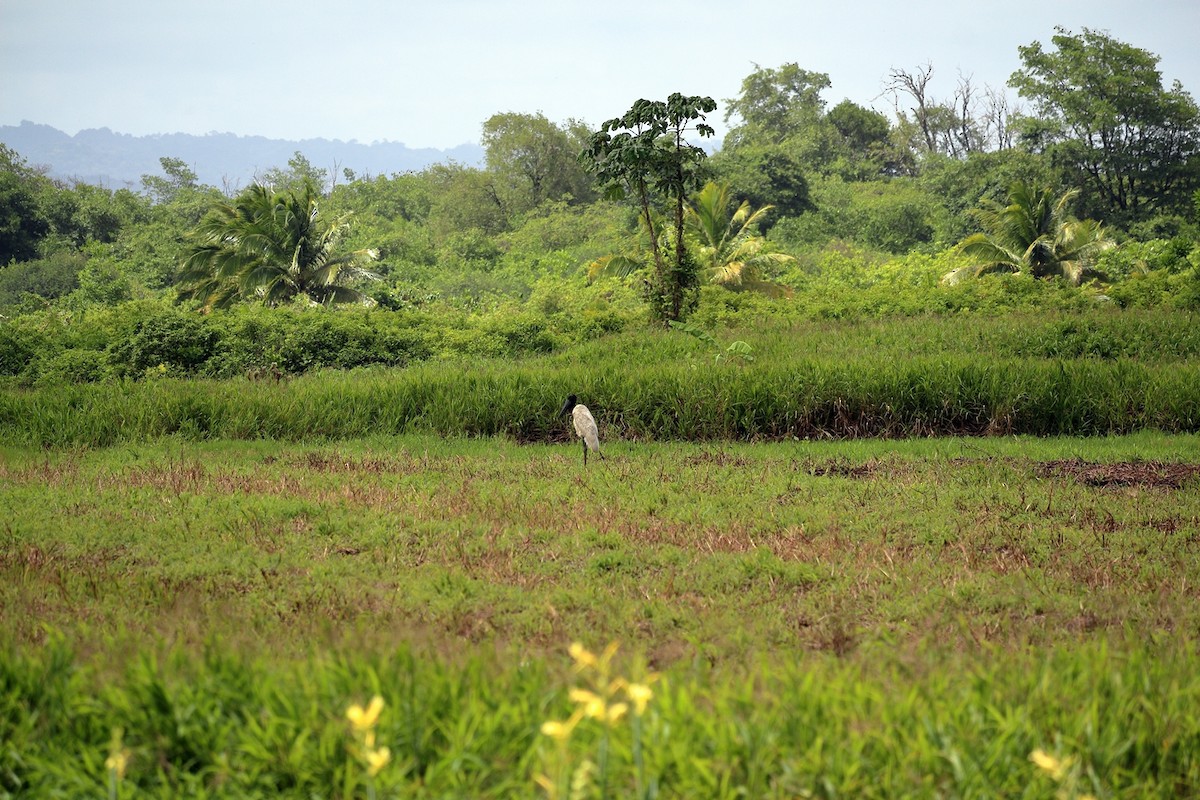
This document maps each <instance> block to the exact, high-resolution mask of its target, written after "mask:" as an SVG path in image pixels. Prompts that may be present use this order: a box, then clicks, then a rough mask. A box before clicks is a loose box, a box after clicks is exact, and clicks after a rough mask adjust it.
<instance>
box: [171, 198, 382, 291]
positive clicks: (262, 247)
mask: <svg viewBox="0 0 1200 800" xmlns="http://www.w3.org/2000/svg"><path fill="white" fill-rule="evenodd" d="M318 199H319V197H318V193H317V189H316V186H315V185H314V184H313V183H312V182H311V181H305V182H304V183H303V184H302V185H301V186H300V187H299V188H295V189H284V190H280V191H272V190H271V189H268V188H267V187H265V186H262V185H260V184H253V185H251V186H250V187H249V188H247V189H246V190H245V191H243V192H242V193H241V194H240V195H238V197H237V198H236V199H235V200H234V201H233V202H231V203H219V204H217V205H216V206H214V207H213V208H212V209H211V210H210V211H209V212H208V213H207V214H206V215H205V216H204V218H203V219H201V220H200V224H199V225H197V226H196V228H195V229H194V230H193V231H192V232H191V233H190V234H189V238H190V240H191V241H190V244H189V247H188V249H187V251H186V253H185V255H184V259H183V265H182V268H181V270H180V273H179V276H178V280H177V283H178V286H179V296H180V299H185V300H187V299H195V300H199V301H201V302H202V303H203V304H204V307H205V308H206V309H212V308H223V307H227V306H229V305H232V304H233V303H235V302H237V301H239V300H260V301H261V302H263V303H264V304H266V305H269V306H276V305H280V304H282V303H287V302H290V301H291V300H292V299H293V298H296V297H298V296H303V297H307V298H308V299H309V300H310V301H311V302H313V303H320V304H331V303H348V302H366V295H365V294H363V293H362V292H360V291H359V290H358V289H356V288H354V286H352V284H353V283H354V282H356V281H359V280H364V279H374V278H375V277H376V275H375V274H374V273H373V272H371V271H370V270H368V269H367V268H366V265H367V264H368V263H370V262H371V261H374V260H375V259H376V258H377V255H376V253H375V251H373V250H356V251H350V252H347V251H344V250H343V249H342V248H341V247H340V246H339V245H340V243H341V240H342V237H343V236H344V235H345V233H346V231H347V229H348V227H349V215H345V216H342V217H338V218H336V219H334V220H332V221H329V222H326V221H325V220H324V219H322V218H321V216H320V213H319V207H318Z"/></svg>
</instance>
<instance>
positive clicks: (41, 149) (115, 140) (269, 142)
mask: <svg viewBox="0 0 1200 800" xmlns="http://www.w3.org/2000/svg"><path fill="white" fill-rule="evenodd" d="M0 142H2V143H3V144H5V145H7V146H8V147H10V148H11V149H13V150H15V151H16V152H17V154H18V155H20V156H21V157H22V158H24V159H25V161H26V162H28V163H29V164H30V165H31V166H38V167H45V168H46V171H47V174H48V175H50V176H51V177H54V178H59V179H62V180H69V181H82V182H84V183H90V184H95V185H98V186H104V187H106V188H109V189H122V188H128V189H138V188H140V187H141V179H142V176H143V175H161V174H162V166H161V164H160V163H159V159H160V158H178V159H180V160H182V161H183V162H184V163H185V164H187V166H188V167H189V168H191V169H192V170H193V171H194V172H195V173H196V176H197V180H198V181H199V182H200V183H202V184H205V185H208V186H216V187H217V188H223V189H225V190H227V191H236V190H237V189H240V188H242V187H245V186H247V185H249V184H250V183H252V182H253V181H254V179H255V177H256V176H258V175H261V174H262V173H264V172H266V171H267V170H269V169H272V168H276V167H278V168H286V167H287V162H288V160H289V159H290V158H292V157H293V156H294V155H295V154H296V153H297V152H299V153H301V154H303V155H304V157H305V158H306V159H308V162H309V163H310V164H311V165H312V166H313V167H316V168H317V169H325V170H327V171H328V172H329V175H330V177H331V178H337V179H338V180H342V173H343V170H344V169H350V170H353V171H354V173H355V174H356V175H358V176H359V177H362V176H366V175H391V174H393V173H403V172H410V171H420V170H422V169H424V168H426V167H428V166H430V165H431V164H436V163H440V162H445V161H455V162H458V163H462V164H468V165H472V166H475V165H482V163H483V160H484V152H483V148H482V147H481V146H479V145H478V144H461V145H458V146H456V147H452V148H448V149H438V148H433V147H422V148H411V147H408V146H407V145H405V144H403V143H401V142H391V141H382V142H380V141H375V142H371V143H370V144H364V143H362V142H359V141H357V140H350V141H348V142H347V141H343V140H340V139H321V138H316V139H297V140H292V139H269V138H267V137H265V136H243V135H238V134H234V133H221V132H216V131H213V132H210V133H207V134H203V135H197V134H190V133H160V134H149V135H144V136H135V135H133V134H128V133H117V132H115V131H113V130H111V129H110V128H87V129H84V130H81V131H79V132H78V133H76V134H74V135H71V134H68V133H65V132H63V131H60V130H58V129H57V128H54V127H52V126H50V125H44V124H39V123H35V122H30V121H28V120H23V121H22V122H21V124H20V125H0Z"/></svg>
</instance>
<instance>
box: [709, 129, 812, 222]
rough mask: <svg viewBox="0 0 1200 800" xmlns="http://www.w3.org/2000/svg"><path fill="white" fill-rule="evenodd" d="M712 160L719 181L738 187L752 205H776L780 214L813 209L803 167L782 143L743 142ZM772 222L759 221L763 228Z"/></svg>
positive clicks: (788, 215) (722, 151)
mask: <svg viewBox="0 0 1200 800" xmlns="http://www.w3.org/2000/svg"><path fill="white" fill-rule="evenodd" d="M710 161H711V167H712V173H713V174H714V176H715V177H716V178H717V179H718V181H719V182H722V183H726V184H728V185H730V186H731V187H736V193H737V196H738V197H741V198H743V199H745V200H747V201H748V202H749V203H750V204H751V205H753V206H767V205H770V206H774V207H775V210H776V212H777V214H778V216H781V217H794V216H798V215H800V214H803V213H804V212H806V211H811V210H812V209H813V204H812V199H811V196H810V194H809V183H808V179H807V178H806V177H805V175H804V167H803V166H802V165H801V164H800V162H799V160H798V159H797V158H795V157H794V156H793V155H792V154H791V153H789V152H788V151H787V150H785V149H783V148H782V147H775V146H760V145H743V146H741V147H738V148H734V149H732V150H721V151H720V152H718V153H716V154H715V155H713V157H712V158H711V159H710ZM773 222H774V220H762V221H760V223H759V224H760V227H761V229H762V231H763V232H764V233H765V232H766V231H767V230H769V228H770V226H771V225H772V224H773Z"/></svg>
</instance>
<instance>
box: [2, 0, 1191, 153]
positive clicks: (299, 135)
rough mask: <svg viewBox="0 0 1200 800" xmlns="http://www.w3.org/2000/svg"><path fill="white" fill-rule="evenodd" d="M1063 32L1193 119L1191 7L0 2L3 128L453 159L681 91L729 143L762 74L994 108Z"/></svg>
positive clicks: (853, 93) (1181, 1)
mask: <svg viewBox="0 0 1200 800" xmlns="http://www.w3.org/2000/svg"><path fill="white" fill-rule="evenodd" d="M1055 25H1061V26H1063V27H1065V28H1067V29H1068V30H1070V31H1072V32H1075V33H1078V32H1080V31H1081V29H1082V28H1084V27H1087V28H1091V29H1094V30H1102V31H1107V32H1108V33H1109V34H1110V35H1112V36H1114V37H1115V38H1117V39H1119V40H1121V41H1123V42H1126V43H1128V44H1131V45H1134V46H1136V47H1140V48H1143V49H1145V50H1149V51H1150V52H1152V53H1155V54H1157V55H1158V56H1160V57H1161V61H1160V62H1159V68H1160V70H1161V71H1162V72H1163V77H1164V82H1165V84H1166V85H1167V86H1170V83H1171V81H1173V80H1175V79H1178V80H1179V81H1181V82H1182V83H1183V85H1184V88H1185V89H1187V90H1188V91H1189V92H1190V93H1191V94H1192V96H1193V97H1195V98H1197V99H1198V100H1200V46H1198V42H1200V2H1198V0H1140V2H1137V1H1135V0H997V1H996V2H991V3H987V4H981V3H973V2H971V1H970V0H967V2H962V0H958V1H956V2H948V1H947V0H908V1H907V2H898V1H897V0H840V1H839V2H832V1H831V0H813V1H812V2H804V0H741V1H740V2H732V0H725V2H715V0H689V2H678V1H677V0H607V1H606V0H589V1H588V2H576V1H575V0H521V1H520V2H515V1H513V0H421V2H412V1H411V0H393V1H391V2H389V1H388V0H319V2H318V1H314V0H204V2H195V1H194V0H0V125H16V124H19V123H20V122H21V121H23V120H29V121H31V122H36V123H41V124H46V125H50V126H53V127H55V128H58V129H60V130H63V131H65V132H67V133H69V134H75V133H77V132H78V131H79V130H81V129H86V128H110V129H112V130H113V131H116V132H118V133H128V134H133V135H147V134H165V133H192V134H204V133H209V132H220V133H234V134H238V135H242V136H266V137H269V138H274V139H292V140H300V139H306V138H326V139H342V140H346V141H349V140H357V141H359V142H363V143H369V142H372V141H382V140H388V141H393V142H402V143H404V144H406V145H408V146H409V147H438V148H448V147H453V146H456V145H459V144H465V143H476V142H478V141H479V133H480V126H481V125H482V124H483V122H484V121H485V120H486V119H487V118H488V117H490V116H491V115H492V114H495V113H497V112H504V111H513V112H519V113H528V114H533V113H538V112H541V113H543V114H545V115H546V116H547V117H548V118H549V119H550V120H552V121H554V122H556V123H562V122H565V121H566V120H567V119H571V118H574V119H581V120H584V121H586V122H587V123H589V124H590V125H591V126H592V127H598V126H599V124H600V123H602V122H603V121H604V120H606V119H609V118H611V117H616V116H619V115H621V114H622V113H624V112H625V111H626V110H627V109H628V108H629V107H630V106H631V105H632V104H633V102H634V101H635V100H637V99H639V98H641V97H647V98H649V99H654V100H665V99H666V97H667V95H669V94H670V93H672V92H676V91H678V92H683V93H685V94H694V95H708V96H711V97H713V98H714V99H715V100H716V101H717V102H718V104H719V107H718V109H717V112H716V113H715V114H713V115H711V116H710V119H709V121H710V122H711V123H714V127H716V128H717V132H718V136H720V135H723V133H724V131H725V129H726V126H725V124H724V121H723V119H724V107H725V100H727V99H730V98H736V97H737V96H738V94H739V92H740V87H741V82H742V80H743V79H744V78H745V77H746V76H747V75H749V74H750V73H751V72H753V71H754V69H755V65H758V66H761V67H779V66H781V65H783V64H786V63H789V62H795V63H797V64H799V66H800V67H801V68H803V69H807V70H812V71H815V72H824V73H827V74H828V75H829V77H830V79H831V81H832V87H831V88H830V89H829V90H827V91H826V92H825V93H824V94H823V95H822V96H823V97H824V99H825V100H826V102H827V103H828V105H829V106H833V105H836V104H837V103H839V102H841V100H843V99H846V98H849V99H850V100H853V101H854V102H856V103H858V104H860V105H864V106H870V107H874V108H877V109H879V110H881V111H890V108H891V106H890V103H889V101H888V99H887V98H886V97H881V96H880V95H881V92H882V89H883V85H884V84H885V82H886V78H887V75H888V72H889V71H890V70H891V69H892V68H901V69H906V70H909V71H912V70H915V69H916V68H918V67H919V66H921V65H923V64H926V63H930V64H932V66H933V68H934V76H933V80H932V81H931V83H930V86H929V88H930V91H931V94H932V95H933V96H934V97H936V98H948V97H949V95H950V94H951V93H952V92H953V91H954V88H955V86H956V84H957V82H958V76H959V74H960V73H961V74H963V75H966V76H970V77H971V78H972V83H973V84H974V85H975V86H977V87H980V88H982V87H983V86H984V85H985V84H986V85H988V86H991V87H993V88H996V89H999V88H1003V87H1004V84H1005V83H1006V82H1007V80H1008V77H1009V75H1010V74H1011V73H1012V72H1013V71H1014V70H1016V69H1017V68H1018V67H1019V66H1020V60H1019V57H1018V54H1017V47H1018V46H1019V45H1026V44H1029V43H1031V42H1033V41H1040V42H1042V43H1043V44H1044V45H1045V46H1046V47H1047V49H1050V48H1051V42H1050V40H1051V37H1052V36H1053V35H1054V26H1055ZM1009 94H1010V96H1011V97H1012V99H1013V101H1016V96H1015V93H1014V92H1012V91H1011V90H1009Z"/></svg>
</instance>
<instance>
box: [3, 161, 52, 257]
mask: <svg viewBox="0 0 1200 800" xmlns="http://www.w3.org/2000/svg"><path fill="white" fill-rule="evenodd" d="M49 231H50V225H49V223H48V222H47V221H46V220H45V218H44V217H43V216H42V215H41V211H40V209H39V208H38V202H37V194H36V193H35V191H34V190H33V189H32V188H31V187H30V186H29V185H28V183H27V182H26V181H25V180H23V179H22V178H21V176H20V175H18V174H17V173H15V172H11V171H9V170H5V169H0V267H3V266H4V265H5V264H8V263H9V262H10V261H29V260H30V259H33V258H36V257H37V254H38V244H39V243H40V242H41V241H42V239H44V238H45V236H46V234H47V233H49Z"/></svg>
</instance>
